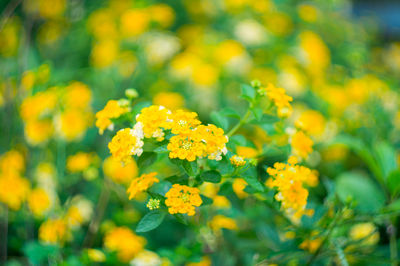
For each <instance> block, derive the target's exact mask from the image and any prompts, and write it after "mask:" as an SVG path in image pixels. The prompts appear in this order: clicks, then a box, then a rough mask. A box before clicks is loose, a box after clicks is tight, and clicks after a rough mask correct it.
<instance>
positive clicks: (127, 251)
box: [104, 227, 146, 262]
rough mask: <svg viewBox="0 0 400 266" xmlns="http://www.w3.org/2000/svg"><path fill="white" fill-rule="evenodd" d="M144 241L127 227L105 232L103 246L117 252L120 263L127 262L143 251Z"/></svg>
mask: <svg viewBox="0 0 400 266" xmlns="http://www.w3.org/2000/svg"><path fill="white" fill-rule="evenodd" d="M145 244H146V239H144V238H143V237H140V236H137V235H136V234H135V233H133V232H132V230H130V229H129V228H127V227H116V228H114V229H112V230H111V231H109V232H107V233H106V235H105V237H104V246H105V247H106V248H107V249H109V250H111V251H115V252H117V256H118V258H119V259H120V260H121V261H122V262H128V261H130V260H131V259H133V258H134V257H135V256H136V255H137V254H138V253H139V252H140V251H142V250H143V247H144V245H145Z"/></svg>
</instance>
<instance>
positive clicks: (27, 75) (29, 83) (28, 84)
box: [21, 70, 36, 91]
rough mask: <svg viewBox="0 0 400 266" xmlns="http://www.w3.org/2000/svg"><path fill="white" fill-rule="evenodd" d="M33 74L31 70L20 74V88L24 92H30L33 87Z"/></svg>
mask: <svg viewBox="0 0 400 266" xmlns="http://www.w3.org/2000/svg"><path fill="white" fill-rule="evenodd" d="M35 78H36V77H35V73H34V72H33V71H31V70H28V71H25V72H24V73H23V74H22V79H21V86H22V88H24V89H25V90H27V91H28V90H30V89H32V87H33V85H35Z"/></svg>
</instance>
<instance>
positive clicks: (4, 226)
mask: <svg viewBox="0 0 400 266" xmlns="http://www.w3.org/2000/svg"><path fill="white" fill-rule="evenodd" d="M0 207H2V209H3V210H1V211H2V212H4V217H3V219H2V221H1V224H0V225H1V227H0V229H1V232H0V239H1V241H0V244H1V250H0V264H3V263H4V264H5V263H6V261H7V236H8V208H7V206H6V205H5V204H1V205H0Z"/></svg>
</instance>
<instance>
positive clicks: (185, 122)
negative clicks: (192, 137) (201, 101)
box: [169, 110, 201, 134]
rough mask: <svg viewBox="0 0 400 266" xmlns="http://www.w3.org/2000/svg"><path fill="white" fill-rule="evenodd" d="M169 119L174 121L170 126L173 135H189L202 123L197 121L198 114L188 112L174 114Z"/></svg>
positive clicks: (178, 111) (179, 111)
mask: <svg viewBox="0 0 400 266" xmlns="http://www.w3.org/2000/svg"><path fill="white" fill-rule="evenodd" d="M169 119H171V120H172V122H171V126H170V127H171V132H172V134H181V133H188V132H189V131H191V130H192V129H194V128H195V127H197V126H198V125H200V123H201V122H200V121H199V120H198V119H197V114H196V113H195V112H187V111H184V110H177V111H175V112H173V113H172V114H171V115H170V116H169Z"/></svg>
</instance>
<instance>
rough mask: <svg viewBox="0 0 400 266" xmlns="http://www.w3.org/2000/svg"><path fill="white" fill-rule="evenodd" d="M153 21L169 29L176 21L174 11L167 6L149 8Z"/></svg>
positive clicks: (158, 5) (159, 5)
mask: <svg viewBox="0 0 400 266" xmlns="http://www.w3.org/2000/svg"><path fill="white" fill-rule="evenodd" d="M148 12H149V14H150V16H151V20H152V21H155V22H157V23H158V24H160V25H161V26H162V27H169V26H170V25H171V24H172V23H173V22H174V19H175V13H174V10H173V9H172V8H171V7H170V6H168V5H166V4H155V5H152V6H150V7H149V8H148Z"/></svg>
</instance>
